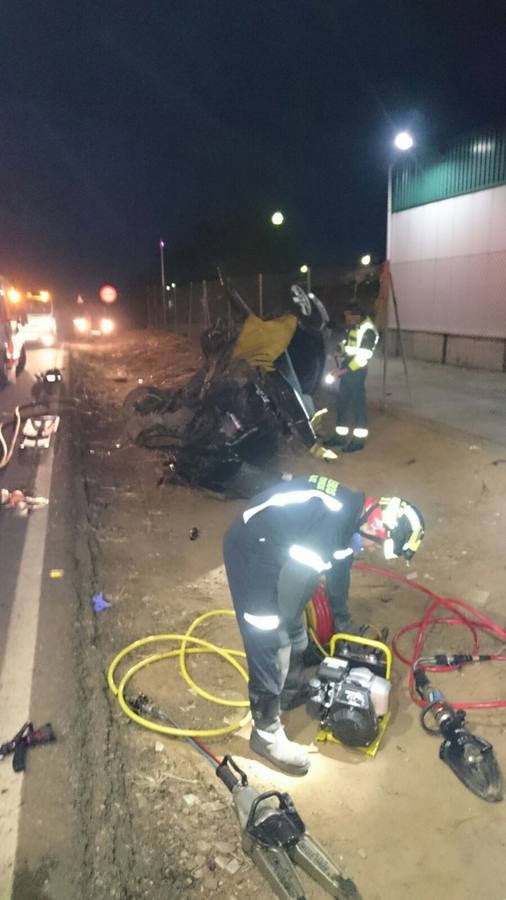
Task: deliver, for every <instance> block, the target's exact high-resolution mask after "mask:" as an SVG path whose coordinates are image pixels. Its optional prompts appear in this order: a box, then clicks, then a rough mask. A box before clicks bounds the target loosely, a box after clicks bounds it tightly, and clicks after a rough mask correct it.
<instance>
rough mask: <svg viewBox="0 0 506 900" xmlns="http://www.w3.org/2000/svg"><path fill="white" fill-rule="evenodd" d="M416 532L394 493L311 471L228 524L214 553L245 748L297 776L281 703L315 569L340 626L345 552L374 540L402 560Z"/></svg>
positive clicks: (302, 641)
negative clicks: (234, 656)
mask: <svg viewBox="0 0 506 900" xmlns="http://www.w3.org/2000/svg"><path fill="white" fill-rule="evenodd" d="M423 536H424V523H423V518H422V516H421V514H420V513H419V512H418V511H417V509H416V508H415V507H414V506H413V505H412V504H410V503H408V502H407V501H405V500H402V499H401V498H400V497H389V498H384V497H383V498H380V499H378V500H376V499H374V498H371V497H366V496H365V494H363V493H360V492H356V491H351V490H349V489H348V488H346V487H344V486H343V485H341V484H339V483H338V482H337V481H335V480H333V479H331V478H325V477H321V476H319V475H310V476H309V477H303V478H297V479H294V480H291V481H283V482H281V483H280V484H277V485H275V486H274V487H272V488H270V489H269V490H267V491H264V492H262V493H261V494H258V495H257V496H256V497H254V498H253V499H252V500H251V501H250V503H249V506H248V508H247V509H246V510H244V512H243V513H242V514H240V515H239V516H238V517H237V518H236V519H235V520H234V521H233V522H232V524H231V526H230V527H229V528H228V530H227V532H226V534H225V537H224V559H225V568H226V572H227V578H228V583H229V587H230V592H231V594H232V600H233V604H234V608H235V611H236V615H237V622H238V625H239V629H240V631H241V636H242V639H243V643H244V648H245V651H246V656H247V661H248V669H249V697H250V705H251V714H252V718H253V728H252V732H251V738H250V746H251V748H252V750H254V751H255V752H256V753H259V754H260V755H261V756H263V757H265V758H266V759H268V760H269V761H270V762H271V763H272V764H273V765H275V766H276V767H278V768H280V769H283V770H284V771H287V772H290V773H292V774H305V773H306V772H307V770H308V769H309V764H310V760H309V755H308V753H307V750H306V748H305V747H303V746H301V745H300V744H297V743H295V742H293V741H290V740H289V739H288V738H287V736H286V734H285V731H284V728H283V726H282V724H281V719H280V714H281V710H282V709H291V708H294V707H295V706H298V705H300V703H302V702H304V699H305V689H304V663H303V654H304V650H305V649H306V647H307V643H308V639H307V634H306V629H305V626H304V622H303V612H304V608H305V606H306V604H307V602H308V600H309V599H310V597H311V596H312V594H313V593H314V590H315V588H316V586H317V583H318V581H319V579H320V578H321V576H322V574H325V576H326V581H327V593H328V595H329V600H330V603H331V605H332V609H333V613H334V618H335V622H336V629H337V630H346V627H347V625H349V614H348V607H347V593H348V585H349V575H350V569H351V564H352V557H353V553H354V549H359V547H360V545H362V546H367V545H369V547H371V546H372V547H374V546H378V545H379V546H381V547H382V549H383V552H384V555H385V557H386V558H387V559H393V558H395V557H398V556H403V557H405V558H406V559H410V558H411V557H412V556H413V554H414V553H415V552H416V550H417V549H418V547H419V546H420V543H421V541H422V539H423Z"/></svg>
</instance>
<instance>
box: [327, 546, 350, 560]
mask: <svg viewBox="0 0 506 900" xmlns="http://www.w3.org/2000/svg"><path fill="white" fill-rule="evenodd" d="M332 556H333V557H334V559H347V557H348V556H353V549H352V547H347V548H346V550H334V553H333V554H332Z"/></svg>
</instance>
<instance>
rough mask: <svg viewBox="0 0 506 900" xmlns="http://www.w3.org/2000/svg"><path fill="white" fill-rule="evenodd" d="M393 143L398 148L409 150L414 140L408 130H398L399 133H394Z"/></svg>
mask: <svg viewBox="0 0 506 900" xmlns="http://www.w3.org/2000/svg"><path fill="white" fill-rule="evenodd" d="M394 144H395V146H396V147H397V149H398V150H411V148H412V146H413V144H414V141H413V138H412V137H411V135H410V133H409V131H399V133H398V134H396V135H395V138H394Z"/></svg>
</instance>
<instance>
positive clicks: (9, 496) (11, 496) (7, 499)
mask: <svg viewBox="0 0 506 900" xmlns="http://www.w3.org/2000/svg"><path fill="white" fill-rule="evenodd" d="M48 503H49V500H47V498H46V497H31V496H30V495H29V494H25V492H24V491H21V490H14V491H9V490H7V488H0V507H1V506H3V507H4V508H5V509H12V510H14V513H15V515H18V516H27V515H28V514H29V513H31V512H32V510H34V509H43V508H44V507H45V506H47V505H48Z"/></svg>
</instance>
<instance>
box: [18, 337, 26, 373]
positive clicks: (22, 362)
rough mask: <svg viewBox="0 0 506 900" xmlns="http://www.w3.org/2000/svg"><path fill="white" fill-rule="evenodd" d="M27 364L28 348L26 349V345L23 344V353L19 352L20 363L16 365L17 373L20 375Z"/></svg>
mask: <svg viewBox="0 0 506 900" xmlns="http://www.w3.org/2000/svg"><path fill="white" fill-rule="evenodd" d="M25 366H26V349H25V345H24V344H23V346H22V347H21V353H20V354H19V360H18V364H17V366H16V373H17V374H18V375H19V373H20V372H22V371H23V369H24V368H25Z"/></svg>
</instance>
